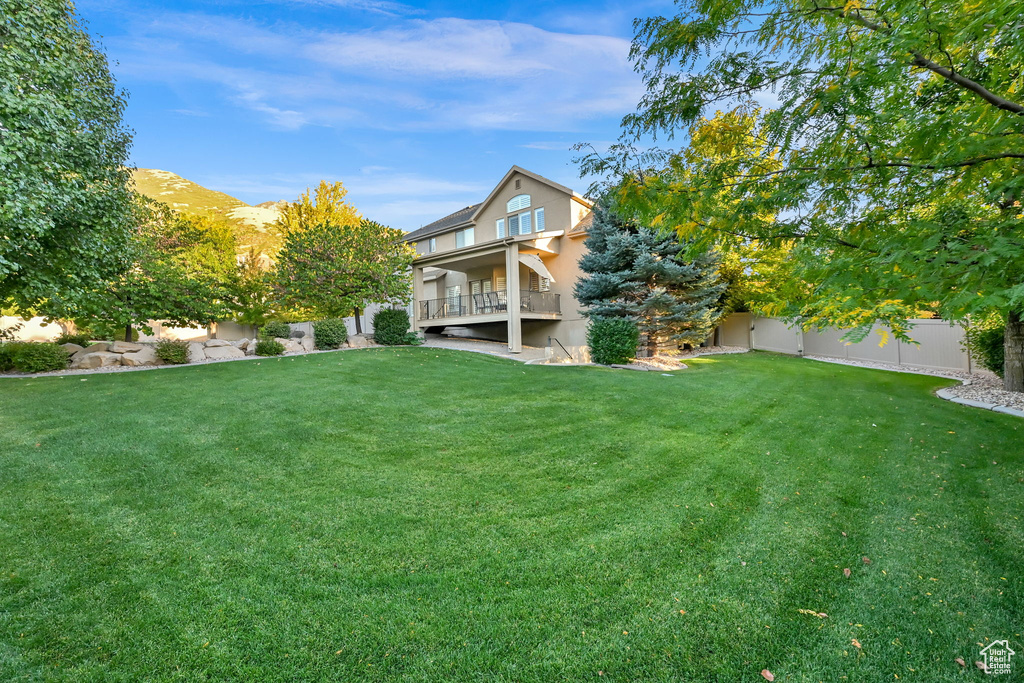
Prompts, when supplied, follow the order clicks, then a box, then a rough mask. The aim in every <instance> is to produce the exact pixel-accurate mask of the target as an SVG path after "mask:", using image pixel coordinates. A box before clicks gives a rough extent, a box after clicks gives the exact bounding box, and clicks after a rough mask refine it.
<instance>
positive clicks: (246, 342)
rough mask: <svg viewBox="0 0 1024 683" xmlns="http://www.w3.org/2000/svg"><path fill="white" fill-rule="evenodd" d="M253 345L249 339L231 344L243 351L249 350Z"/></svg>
mask: <svg viewBox="0 0 1024 683" xmlns="http://www.w3.org/2000/svg"><path fill="white" fill-rule="evenodd" d="M251 343H252V342H250V341H249V340H248V339H239V340H238V341H236V342H231V345H232V346H237V347H238V348H240V349H242V350H243V351H245V350H246V349H247V348H249V344H251Z"/></svg>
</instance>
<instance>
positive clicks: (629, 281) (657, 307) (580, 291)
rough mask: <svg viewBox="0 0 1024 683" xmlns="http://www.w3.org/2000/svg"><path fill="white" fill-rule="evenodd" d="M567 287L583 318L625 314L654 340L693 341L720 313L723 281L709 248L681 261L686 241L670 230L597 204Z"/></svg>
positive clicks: (698, 340)
mask: <svg viewBox="0 0 1024 683" xmlns="http://www.w3.org/2000/svg"><path fill="white" fill-rule="evenodd" d="M585 244H586V246H587V253H586V254H584V255H583V257H582V258H581V259H580V269H581V270H583V272H584V273H587V275H586V276H585V277H581V278H580V279H579V280H578V281H577V282H576V285H575V287H574V294H575V296H576V299H577V300H578V301H579V302H580V303H581V304H583V305H584V306H586V307H587V308H586V310H584V311H583V315H585V316H587V317H590V318H628V319H630V320H633V321H634V322H636V324H637V327H638V328H639V329H640V331H641V332H642V333H644V334H646V335H647V343H648V346H649V348H650V349H651V350H652V351H653V350H654V348H655V347H656V345H657V342H658V341H659V340H668V341H674V342H677V343H680V344H694V345H696V344H700V343H701V342H703V341H704V340H705V339H707V337H708V335H709V334H711V332H712V330H714V328H715V325H716V324H718V321H719V319H720V318H721V313H722V310H721V305H720V302H721V300H722V294H723V292H724V291H725V287H726V284H725V283H724V282H723V281H722V280H721V278H719V276H718V258H717V256H715V255H713V254H703V255H700V256H697V257H696V258H695V259H694V260H692V261H686V260H684V258H683V257H684V255H685V252H686V245H685V244H683V243H681V242H680V241H679V239H678V238H677V237H676V236H675V234H674V233H660V232H658V231H655V230H652V229H651V228H648V227H646V226H642V225H640V224H638V223H636V222H635V221H632V220H628V219H625V218H623V217H622V216H620V215H618V214H617V213H615V212H614V211H613V210H611V209H609V208H607V207H605V206H601V205H598V206H596V207H595V208H594V222H593V225H592V226H591V228H590V230H589V231H588V236H587V239H586V242H585Z"/></svg>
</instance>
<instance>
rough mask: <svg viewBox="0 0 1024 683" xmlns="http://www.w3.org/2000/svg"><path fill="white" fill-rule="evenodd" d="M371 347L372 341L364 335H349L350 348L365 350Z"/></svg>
mask: <svg viewBox="0 0 1024 683" xmlns="http://www.w3.org/2000/svg"><path fill="white" fill-rule="evenodd" d="M369 345H370V340H369V339H367V338H366V335H363V334H353V335H349V338H348V346H349V348H352V349H365V348H366V347H368V346H369Z"/></svg>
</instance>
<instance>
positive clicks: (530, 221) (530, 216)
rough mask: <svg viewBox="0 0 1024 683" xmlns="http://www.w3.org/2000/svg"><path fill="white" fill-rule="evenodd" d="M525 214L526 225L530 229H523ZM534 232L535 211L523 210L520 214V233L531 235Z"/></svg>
mask: <svg viewBox="0 0 1024 683" xmlns="http://www.w3.org/2000/svg"><path fill="white" fill-rule="evenodd" d="M524 216H525V217H526V223H525V225H526V226H527V227H528V228H529V230H523V225H524V223H523V217H524ZM532 232H533V212H532V211H523V212H522V213H520V214H519V234H520V235H529V234H530V233H532Z"/></svg>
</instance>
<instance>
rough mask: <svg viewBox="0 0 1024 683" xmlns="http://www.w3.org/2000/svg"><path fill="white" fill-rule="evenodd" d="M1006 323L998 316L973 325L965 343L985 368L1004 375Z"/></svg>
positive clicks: (968, 331)
mask: <svg viewBox="0 0 1024 683" xmlns="http://www.w3.org/2000/svg"><path fill="white" fill-rule="evenodd" d="M1005 335H1006V323H1005V322H1004V321H1003V320H1002V319H1001V318H997V317H993V318H990V319H988V320H986V321H984V322H980V323H976V324H974V325H971V327H969V328H968V329H967V334H966V339H965V344H966V346H967V349H968V350H969V351H970V352H971V355H972V356H974V358H975V359H977V361H978V362H979V363H981V364H982V365H983V366H984V367H985V368H987V369H989V370H991V371H992V372H994V373H996V374H997V375H999V376H1000V377H1002V376H1003V365H1004V363H1005V361H1006V346H1005Z"/></svg>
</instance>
